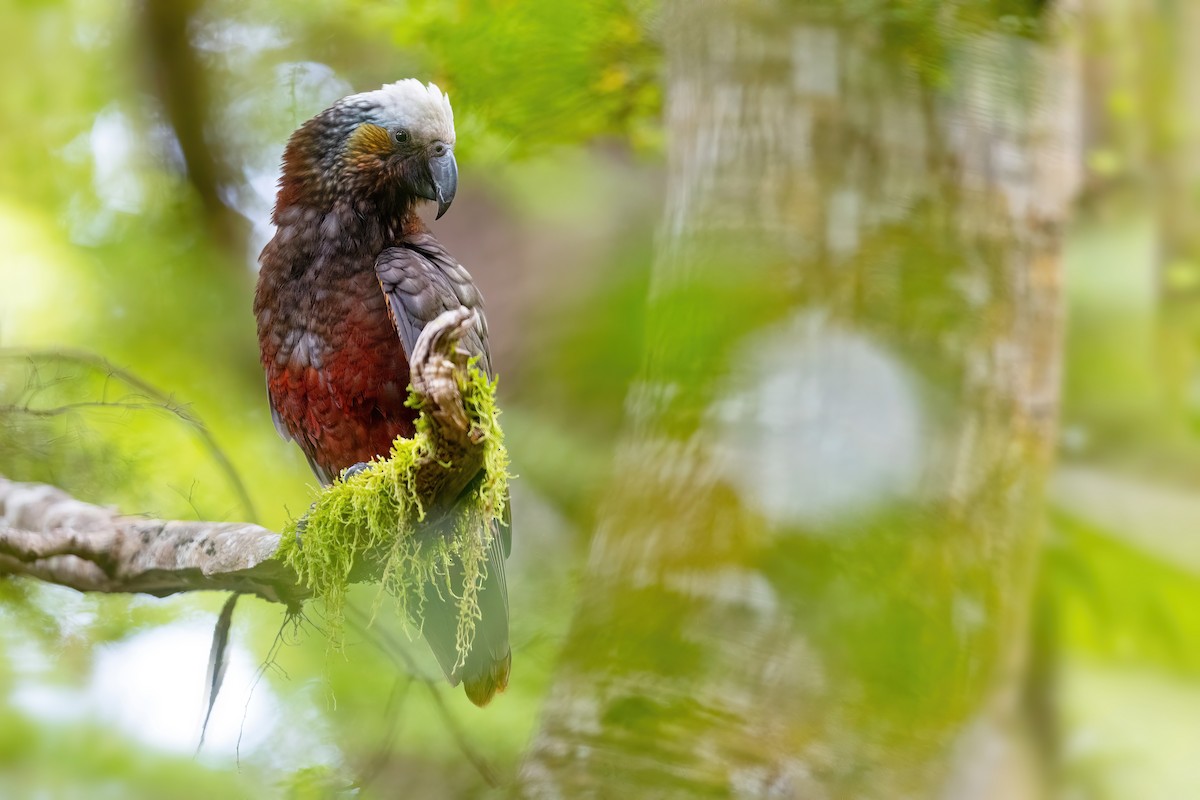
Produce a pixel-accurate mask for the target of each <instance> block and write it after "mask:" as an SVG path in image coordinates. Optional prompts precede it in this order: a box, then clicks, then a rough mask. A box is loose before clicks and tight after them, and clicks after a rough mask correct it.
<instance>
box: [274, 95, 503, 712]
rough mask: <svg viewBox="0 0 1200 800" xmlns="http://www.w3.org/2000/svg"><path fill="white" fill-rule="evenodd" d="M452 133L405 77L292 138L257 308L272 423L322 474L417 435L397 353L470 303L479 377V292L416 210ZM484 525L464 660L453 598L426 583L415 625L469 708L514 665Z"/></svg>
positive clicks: (443, 196) (436, 180)
mask: <svg viewBox="0 0 1200 800" xmlns="http://www.w3.org/2000/svg"><path fill="white" fill-rule="evenodd" d="M454 143H455V137H454V117H453V113H452V112H451V109H450V100H449V98H448V97H447V96H446V95H445V94H443V93H442V92H441V90H439V89H438V87H437V86H435V85H434V84H432V83H431V84H429V85H423V84H422V83H421V82H420V81H417V80H413V79H409V80H402V81H399V82H397V83H393V84H389V85H386V86H384V87H383V88H381V89H378V90H376V91H373V92H363V93H361V94H355V95H351V96H349V97H345V98H343V99H341V100H339V101H338V102H337V103H334V104H333V105H332V106H331V107H330V108H327V109H326V110H324V111H322V112H321V113H320V114H317V115H316V116H315V117H313V118H312V119H310V120H308V121H307V122H305V123H304V124H303V125H301V126H300V128H299V129H298V130H296V132H295V133H293V134H292V137H291V139H290V140H289V141H288V144H287V149H286V151H285V152H284V156H283V175H282V177H281V178H280V181H279V193H278V196H277V198H276V202H275V212H274V217H273V219H274V222H275V226H276V232H275V237H274V238H273V239H272V240H271V242H270V243H269V244H268V245H267V246H266V248H264V250H263V252H262V255H261V256H260V257H259V261H260V263H261V265H262V268H261V270H260V272H259V277H258V289H257V291H256V292H255V296H254V313H255V316H256V317H257V319H258V342H259V348H260V350H261V356H262V365H263V368H264V369H265V370H266V375H267V394H268V396H269V398H270V403H271V413H272V416H273V418H274V420H275V425H276V427H277V428H278V429H279V432H280V434H281V435H283V436H284V437H285V438H287V439H291V440H293V441H295V442H296V443H297V444H298V445H299V446H300V449H301V450H303V451H304V455H305V456H306V457H307V458H308V463H309V465H310V466H311V467H312V469H313V472H315V473H316V474H317V477H318V478H319V479H320V480H321V481H322V482H323V483H326V484H328V483H330V482H332V481H333V480H334V479H336V478H337V477H338V476H339V475H341V474H342V473H343V471H344V470H347V469H349V468H351V467H355V466H357V465H359V464H361V463H363V462H367V461H370V460H371V459H372V458H373V457H375V456H386V455H387V454H388V452H389V450H390V448H391V446H392V441H393V440H394V439H395V438H396V437H398V436H405V437H411V436H412V435H413V433H414V424H415V422H416V412H415V411H413V410H412V409H410V408H407V407H405V405H404V401H405V399H406V398H407V396H408V385H409V371H408V356H409V354H410V353H411V352H412V348H413V346H414V344H415V343H416V340H417V336H418V335H419V334H420V333H421V330H422V328H423V327H424V326H425V325H426V324H427V323H429V322H430V321H432V320H433V319H434V318H435V317H437V316H438V315H439V314H441V313H442V312H443V311H446V310H450V309H454V308H458V307H459V306H466V307H467V308H470V309H473V310H474V311H476V312H477V314H476V320H477V324H476V325H475V327H474V329H473V330H471V331H470V332H469V333H468V334H467V336H465V337H464V340H463V341H462V342H461V343H460V346H461V347H464V348H465V349H467V350H468V351H469V352H470V353H471V354H472V355H475V356H478V357H479V362H478V363H479V365H480V367H481V368H482V369H484V370H486V371H487V372H488V374H489V375H490V374H491V371H492V365H491V359H490V356H489V353H488V331H487V323H486V321H485V320H484V316H483V298H482V296H481V295H480V293H479V290H478V289H477V288H476V287H475V284H474V283H473V282H472V280H471V276H470V275H469V274H468V273H467V271H466V270H465V269H463V267H462V265H461V264H459V263H458V262H457V261H456V260H455V259H454V258H453V257H452V256H451V255H450V254H449V253H447V252H446V250H445V249H444V248H443V247H442V246H441V245H440V244H439V243H438V241H437V239H435V238H434V237H433V234H431V233H430V232H429V229H428V228H427V227H426V225H425V224H424V223H423V222H422V221H421V219H420V217H418V216H417V213H416V211H415V207H416V205H417V203H419V202H420V201H422V200H432V201H434V202H436V203H437V207H438V213H437V216H438V217H439V218H440V217H441V216H442V214H444V213H445V212H446V209H448V208H449V207H450V203H451V201H452V200H453V199H454V192H455V189H456V187H457V184H458V166H457V164H456V162H455V160H454ZM481 535H483V536H487V537H489V539H490V542H491V544H490V549H489V558H488V566H487V576H486V578H485V579H484V581H483V585H482V586H481V588H480V593H479V609H480V612H481V618H480V619H479V620H478V621H477V622H476V626H475V637H474V641H473V644H472V645H471V650H470V652H469V653H468V654H467V657H466V659H465V663H464V664H462V665H460V666H458V667H457V668H455V664H456V662H457V661H458V660H459V659H458V653H457V649H456V645H455V634H456V630H457V615H458V611H457V606H456V605H455V602H456V601H455V600H454V598H453V597H448V596H444V592H440V591H438V590H437V589H435V588H433V587H430V589H429V591H427V592H426V597H427V599H426V603H425V608H424V614H423V623H422V631H423V633H424V635H425V638H426V640H427V641H428V642H429V644H430V647H431V648H432V650H433V653H434V655H435V656H436V657H437V659H438V662H439V663H440V664H441V666H442V669H443V670H444V671H445V673H446V677H447V678H448V679H449V680H450V682H451V683H452V684H457V683H458V682H459V681H461V682H462V683H463V686H464V688H465V689H466V693H467V696H468V697H470V699H471V701H472V702H474V703H475V704H476V705H480V706H482V705H484V704H485V703H487V702H488V701H489V700H491V698H492V696H493V695H494V694H495V693H496V692H498V691H503V690H504V688H505V686H506V685H507V684H508V674H509V666H510V663H511V654H510V651H509V644H508V588H507V586H506V584H505V578H504V558H505V557H506V556H507V555H508V551H509V549H510V546H511V538H510V537H511V534H510V532H509V531H508V529H507V527H505V526H498V529H497V530H488V531H482V532H481ZM301 546H303V545H301ZM451 569H452V570H455V571H457V572H458V573H459V575H461V566H456V565H452V566H451ZM452 577H453V575H452Z"/></svg>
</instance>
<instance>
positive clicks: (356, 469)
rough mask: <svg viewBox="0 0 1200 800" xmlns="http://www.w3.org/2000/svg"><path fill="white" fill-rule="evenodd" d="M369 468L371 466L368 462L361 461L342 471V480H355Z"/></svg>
mask: <svg viewBox="0 0 1200 800" xmlns="http://www.w3.org/2000/svg"><path fill="white" fill-rule="evenodd" d="M369 466H371V465H370V464H368V463H367V462H366V461H360V462H358V463H357V464H352V465H350V466H349V467H346V468H345V469H344V470H342V480H343V481H345V480H349V479H350V478H353V477H354V476H355V475H357V474H358V473H360V472H362V471H363V470H364V469H366V468H367V467H369Z"/></svg>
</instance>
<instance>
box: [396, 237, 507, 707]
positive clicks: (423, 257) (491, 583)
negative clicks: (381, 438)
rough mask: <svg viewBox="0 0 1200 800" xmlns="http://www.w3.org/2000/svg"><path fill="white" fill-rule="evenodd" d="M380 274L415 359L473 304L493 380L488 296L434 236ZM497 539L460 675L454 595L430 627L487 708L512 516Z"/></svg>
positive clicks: (499, 664) (479, 346)
mask: <svg viewBox="0 0 1200 800" xmlns="http://www.w3.org/2000/svg"><path fill="white" fill-rule="evenodd" d="M375 274H376V276H377V277H378V278H379V286H380V288H381V289H382V290H383V293H384V296H385V297H387V301H388V309H389V311H390V313H391V317H392V322H393V324H394V325H395V326H396V333H397V334H398V335H399V336H400V342H401V344H402V345H403V346H404V355H405V356H406V357H407V358H409V359H411V358H412V352H413V348H414V347H416V344H417V337H418V336H420V335H421V331H422V330H423V329H424V328H425V326H426V325H428V324H429V323H430V322H432V321H433V320H434V319H436V318H437V317H438V315H439V314H441V313H443V312H445V311H450V310H453V309H455V308H458V307H460V306H465V307H467V308H469V309H471V310H472V311H474V312H476V313H475V324H474V325H473V326H472V327H471V329H470V330H468V331H467V333H466V335H465V336H463V338H462V340H461V341H460V342H459V344H460V345H461V346H462V347H463V348H465V349H466V351H467V352H468V353H470V354H471V355H472V356H478V357H479V366H480V368H482V369H483V370H484V371H485V373H486V374H487V375H488V377H491V376H492V362H491V354H490V353H489V352H488V331H487V321H486V320H485V319H484V316H483V296H482V295H481V294H480V293H479V290H478V289H477V288H476V287H475V284H474V282H473V281H472V280H471V276H470V274H469V273H468V272H467V271H466V270H465V269H463V267H462V265H461V264H459V263H458V262H457V261H455V260H454V259H453V258H451V256H450V254H449V253H447V252H446V251H445V249H443V248H442V246H441V245H440V244H438V242H437V240H436V239H434V238H433V236H431V235H430V234H428V233H422V234H415V235H413V236H408V237H405V239H404V240H403V241H402V243H401V244H400V245H398V246H395V247H389V248H387V249H386V250H384V251H383V252H382V253H380V254H379V258H377V259H376V260H375ZM470 490H471V487H468V488H467V490H466V491H470ZM489 540H490V541H489V542H488V564H487V574H486V577H485V578H484V579H483V583H482V585H481V586H480V593H479V609H480V616H479V619H478V621H477V623H476V629H475V640H474V644H473V645H472V647H471V652H470V653H469V654H468V656H467V658H466V663H464V664H463V665H461V667H460V668H459V669H455V665H456V664H457V661H458V654H457V645H456V640H457V639H456V637H457V630H458V622H457V620H458V606H457V601H456V600H454V598H453V597H449V596H443V595H442V594H441V593H433V594H432V595H430V596H428V597H427V598H426V604H425V611H424V616H425V620H424V625H423V627H422V630H423V632H424V634H425V638H426V640H427V641H428V642H429V645H430V647H431V649H432V650H433V652H434V655H435V656H437V659H438V662H439V663H440V664H441V665H442V669H443V670H444V671H445V673H446V676H447V678H449V679H450V681H451V682H452V683H458V682H459V681H460V680H461V681H462V682H463V684H464V685H465V687H466V691H467V696H468V697H470V698H471V701H472V702H474V703H475V704H476V705H484V704H485V703H487V701H488V700H490V699H491V697H492V695H493V694H495V693H496V692H497V691H502V690H503V689H504V687H505V686H506V685H507V684H508V672H509V666H510V663H511V653H510V650H509V642H508V586H507V583H508V582H507V580H506V578H505V575H504V559H505V557H506V556H507V555H508V553H509V551H510V550H511V549H512V531H511V528H510V525H509V524H508V514H507V513H506V514H505V519H504V524H499V523H497V522H493V523H492V530H491V536H490V537H489ZM450 568H451V570H452V572H453V571H455V570H461V569H462V567H461V565H458V564H457V563H455V564H452V565H451V567H450ZM460 577H461V576H459V575H457V574H454V575H452V576H451V578H452V581H453V580H458V579H459V578H460Z"/></svg>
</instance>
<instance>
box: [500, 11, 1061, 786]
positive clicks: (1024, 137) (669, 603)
mask: <svg viewBox="0 0 1200 800" xmlns="http://www.w3.org/2000/svg"><path fill="white" fill-rule="evenodd" d="M846 5H849V4H824V3H790V2H785V1H784V0H750V2H742V3H726V2H719V0H702V1H701V2H684V0H677V1H676V2H674V3H670V4H668V7H667V10H666V12H665V19H664V27H663V30H664V31H665V36H666V50H667V63H668V70H667V85H668V109H667V129H668V134H669V141H670V144H671V156H670V164H669V189H668V201H667V210H666V218H665V224H664V227H663V231H662V238H661V242H660V253H659V257H658V260H657V262H656V264H655V267H654V274H653V280H652V286H651V296H650V300H649V304H650V305H649V309H650V314H649V319H650V324H649V330H648V338H647V342H648V348H647V353H646V354H645V362H644V368H643V373H642V378H643V379H642V381H641V382H640V383H639V385H638V387H637V389H636V390H635V391H634V393H633V395H632V396H631V398H630V400H629V414H630V420H629V424H628V429H627V431H626V433H625V435H624V438H623V444H622V446H621V448H620V452H619V455H618V459H619V464H618V469H617V477H616V479H615V481H614V484H613V487H612V490H611V493H610V496H609V500H608V504H607V505H606V508H605V511H604V513H603V518H602V520H601V522H600V524H599V528H598V530H597V531H596V535H595V538H594V541H593V544H592V549H591V553H590V557H589V562H588V565H587V573H586V576H585V578H584V581H585V585H584V588H583V590H582V599H581V604H580V607H579V608H578V609H577V612H576V615H575V617H574V619H573V622H572V625H571V628H570V631H569V633H568V635H567V641H566V643H565V648H564V654H563V658H562V662H561V664H560V666H559V670H558V673H557V674H556V678H555V681H554V684H553V687H552V691H551V694H550V697H549V699H548V702H547V704H546V709H545V712H544V715H543V719H542V723H541V728H540V732H539V734H538V736H537V738H536V740H535V742H534V745H533V747H532V749H531V752H530V754H529V756H528V759H527V761H526V763H525V765H524V768H523V772H522V776H521V791H522V793H524V794H525V795H527V796H539V797H542V796H544V797H588V796H613V797H625V796H629V797H636V796H654V797H664V796H679V797H694V796H706V795H712V796H729V795H734V796H748V797H757V796H778V797H804V798H821V797H846V798H875V797H879V798H900V797H921V798H927V797H938V796H943V797H954V798H964V797H965V798H970V797H1006V796H1008V797H1018V796H1020V797H1028V796H1030V793H1031V790H1030V787H1029V785H1028V782H1027V778H1026V773H1027V772H1028V770H1022V769H1018V768H1014V764H1021V763H1022V762H1023V758H1022V756H1021V753H1020V747H1019V746H1017V745H1014V744H1013V742H1014V741H1015V740H1016V739H1017V738H1018V737H1016V736H1015V735H1014V734H1015V730H1016V728H1017V727H1018V722H1017V720H1016V718H1017V716H1018V711H1017V705H1018V702H1017V699H1018V694H1019V684H1020V679H1021V674H1022V670H1023V667H1024V662H1025V652H1024V651H1025V649H1026V647H1025V642H1026V641H1027V628H1028V625H1027V617H1028V607H1029V600H1030V592H1031V585H1032V574H1033V571H1034V567H1035V563H1034V562H1035V554H1036V552H1037V547H1038V535H1037V530H1038V525H1039V520H1040V516H1041V501H1042V486H1043V478H1044V474H1045V471H1046V468H1047V466H1048V464H1049V462H1050V459H1051V454H1052V451H1053V447H1054V439H1055V425H1056V413H1057V406H1058V383H1059V349H1060V348H1059V344H1060V342H1059V338H1060V328H1061V313H1060V258H1059V250H1060V244H1061V236H1062V225H1063V222H1064V215H1065V212H1066V209H1067V207H1068V204H1069V201H1070V198H1071V196H1072V194H1073V191H1074V188H1075V185H1076V183H1077V176H1076V172H1077V170H1078V158H1077V156H1076V154H1075V153H1074V152H1073V151H1074V150H1075V149H1076V148H1077V146H1078V145H1077V141H1076V140H1077V130H1076V126H1077V111H1078V109H1077V108H1076V106H1077V98H1076V97H1075V96H1074V94H1073V92H1074V91H1075V89H1076V86H1075V82H1076V79H1077V71H1076V69H1075V66H1074V64H1073V62H1072V61H1071V60H1070V59H1068V58H1066V57H1065V56H1064V54H1063V52H1062V51H1060V50H1057V49H1055V48H1052V47H1049V46H1047V45H1045V44H1039V43H1037V42H1036V41H1034V40H1033V39H1032V38H1023V37H1018V36H1013V35H1007V36H1006V35H1000V34H998V33H995V32H994V31H992V30H990V29H989V25H988V24H987V23H988V22H995V20H994V19H993V20H983V21H981V20H980V19H979V14H980V13H981V12H979V11H978V9H979V8H980V7H982V5H983V4H962V5H961V6H959V5H957V4H952V3H948V4H942V8H941V10H937V9H934V10H933V11H928V10H925V9H927V8H928V7H929V6H930V5H933V6H936V5H937V4H911V3H903V2H891V3H879V4H875V5H878V6H879V7H880V8H879V9H876V10H875V11H874V12H872V13H869V14H864V15H863V16H861V17H859V18H855V19H852V18H850V17H849V13H850V12H848V11H846V10H844V8H845V6H846ZM868 5H870V4H868ZM993 5H995V6H996V7H999V6H1003V5H1005V4H1003V3H998V4H988V5H987V7H988V8H991V7H992V6H993ZM1009 5H1012V4H1009ZM964 9H966V11H963V10H964ZM910 10H912V11H914V13H906V12H907V11H910ZM960 12H963V13H961V14H960ZM923 14H929V15H930V16H929V18H928V19H922V18H921V15H923ZM972 15H974V16H972ZM1025 761H1027V759H1025Z"/></svg>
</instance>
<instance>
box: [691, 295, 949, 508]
mask: <svg viewBox="0 0 1200 800" xmlns="http://www.w3.org/2000/svg"><path fill="white" fill-rule="evenodd" d="M744 352H745V356H744V358H743V359H742V360H741V364H743V365H744V366H743V367H742V373H741V374H739V375H737V376H735V380H736V384H735V386H736V388H735V389H734V390H733V391H732V392H730V393H729V394H727V395H726V396H725V397H724V399H723V400H721V401H720V402H719V403H718V404H717V406H716V408H715V409H714V411H715V414H716V416H717V418H718V420H719V427H720V431H721V434H720V437H719V438H720V443H721V450H722V458H721V461H722V463H724V464H725V467H726V469H727V476H728V479H729V480H730V482H731V483H733V484H734V485H735V486H736V487H737V488H738V489H739V491H740V492H741V494H742V496H743V498H744V499H745V500H746V501H747V502H748V503H750V504H751V505H752V506H754V507H755V508H756V509H757V510H758V511H760V512H761V513H762V514H764V515H765V516H766V517H768V518H769V519H770V520H772V521H773V522H775V523H777V524H780V525H787V526H796V525H800V526H805V527H809V528H812V529H819V528H820V527H821V526H822V525H824V524H828V523H831V522H835V521H839V520H844V519H847V518H853V517H856V516H860V515H863V514H866V513H869V512H870V511H871V510H873V509H876V508H878V507H880V506H882V505H885V504H887V503H889V502H892V501H894V500H896V499H897V498H901V497H905V496H908V495H911V494H912V493H913V492H914V491H915V490H916V488H917V484H918V481H919V479H920V476H921V474H922V471H923V469H924V468H925V449H924V447H923V444H922V437H923V435H924V429H925V422H924V420H923V419H922V410H921V406H920V401H919V398H918V394H917V390H916V386H915V383H914V380H913V378H912V376H911V375H910V374H909V372H908V371H907V370H906V369H905V367H904V365H903V364H902V363H901V362H900V361H899V360H898V359H897V357H896V356H895V355H894V354H892V353H890V352H888V351H887V350H886V349H885V348H884V347H882V346H881V345H880V344H879V343H877V342H875V341H873V340H872V339H871V338H869V337H868V336H866V335H864V334H862V333H859V332H857V331H853V330H850V329H847V328H844V327H841V326H839V325H836V324H833V323H829V322H826V321H824V320H823V319H822V318H821V317H819V316H817V315H815V314H803V315H801V316H799V317H796V318H794V319H793V320H792V321H791V322H789V323H787V324H785V325H783V326H780V327H778V328H775V329H772V330H770V331H767V332H765V333H761V334H756V335H754V336H753V337H751V338H750V340H749V341H747V343H746V344H745V346H744Z"/></svg>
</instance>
